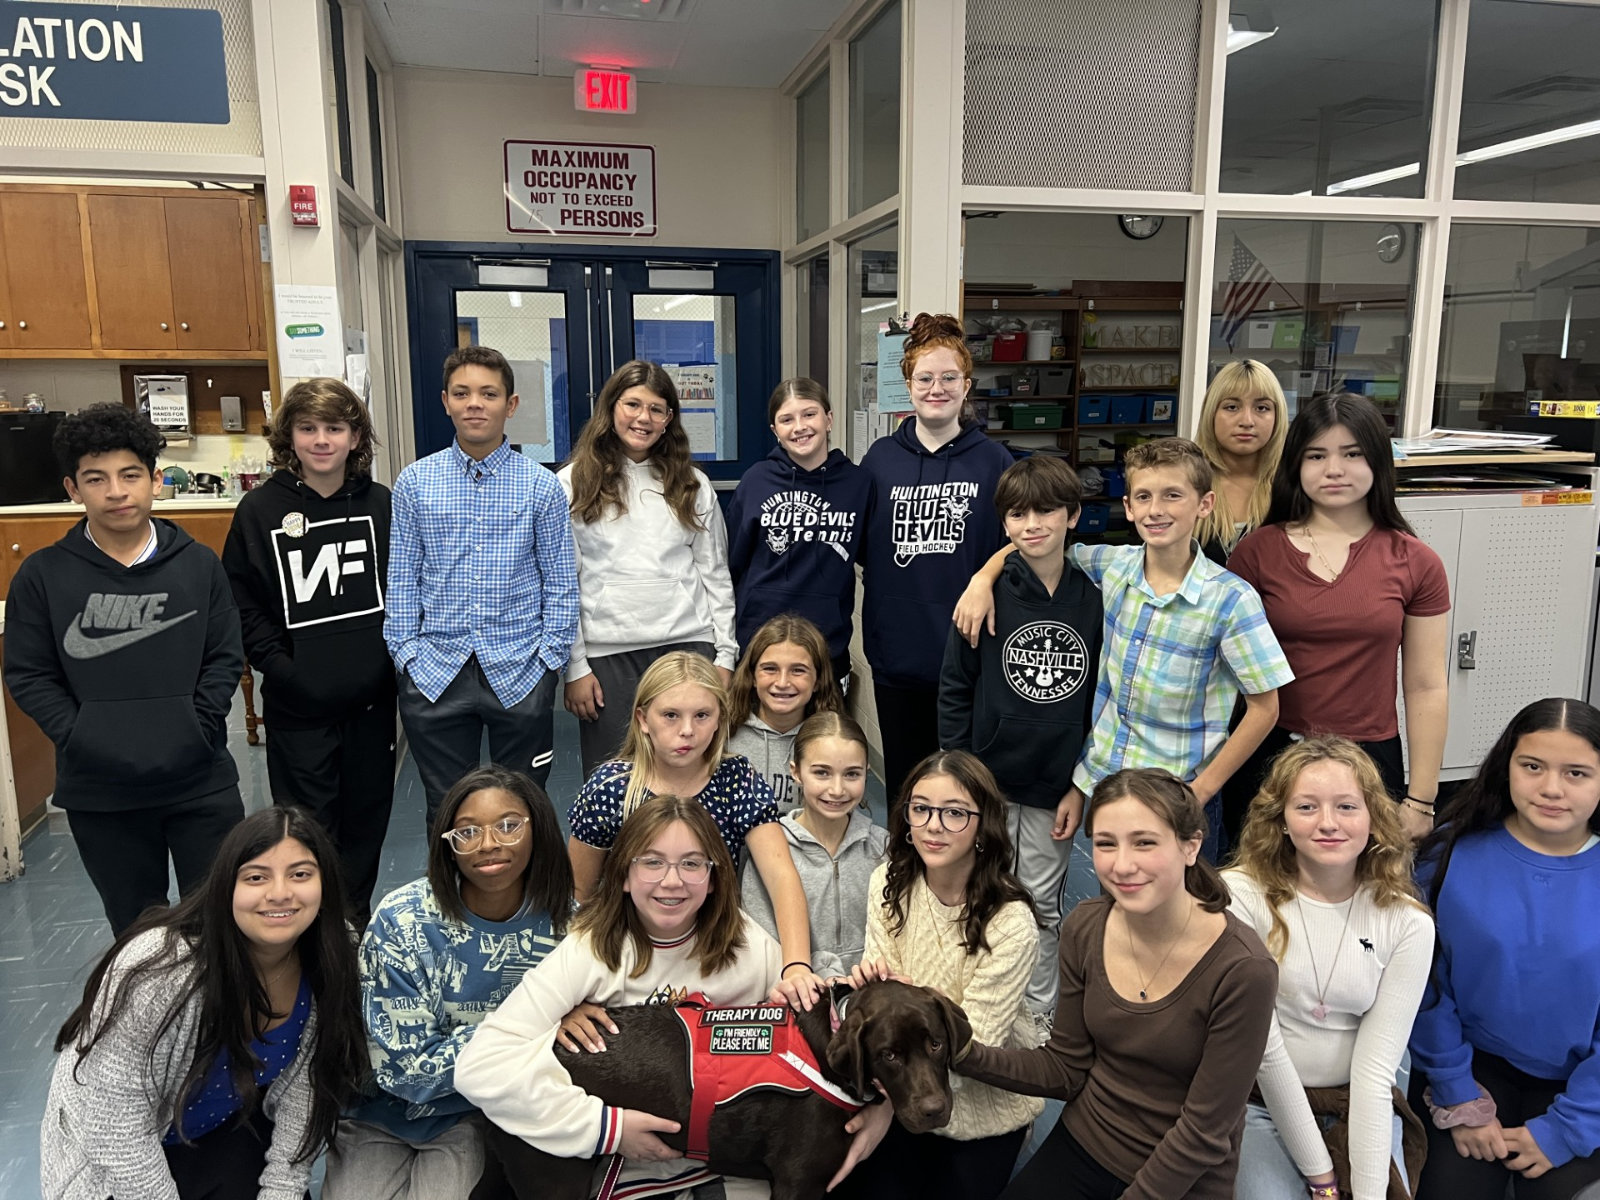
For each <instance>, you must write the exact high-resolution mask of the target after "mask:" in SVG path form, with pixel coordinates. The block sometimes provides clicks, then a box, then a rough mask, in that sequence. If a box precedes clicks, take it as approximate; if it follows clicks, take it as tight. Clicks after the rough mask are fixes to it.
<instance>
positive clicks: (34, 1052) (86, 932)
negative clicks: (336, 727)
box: [0, 697, 1099, 1200]
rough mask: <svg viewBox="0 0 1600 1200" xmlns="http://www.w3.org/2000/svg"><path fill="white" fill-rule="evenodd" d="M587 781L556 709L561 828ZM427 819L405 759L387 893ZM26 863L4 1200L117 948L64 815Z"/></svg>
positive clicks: (876, 792) (253, 781)
mask: <svg viewBox="0 0 1600 1200" xmlns="http://www.w3.org/2000/svg"><path fill="white" fill-rule="evenodd" d="M229 729H230V734H229V743H230V746H231V748H232V750H233V754H234V757H235V759H236V760H237V761H238V763H239V773H240V786H241V790H242V791H243V792H244V797H245V807H246V810H247V811H250V812H254V811H255V810H256V809H258V808H263V807H265V806H266V805H267V804H268V803H269V802H270V798H269V794H268V791H267V768H266V749H265V747H260V746H258V747H252V746H249V745H247V744H246V743H245V738H244V712H243V708H242V706H241V704H240V702H239V700H238V698H237V697H236V698H235V703H234V712H233V716H232V718H231V719H230V722H229ZM580 782H582V779H581V776H580V773H579V760H578V731H577V724H576V722H575V720H574V719H573V718H572V717H571V716H569V715H567V714H566V713H564V712H559V711H558V712H557V714H556V758H555V763H554V765H553V767H552V770H551V773H550V789H549V790H550V797H551V799H552V801H553V802H554V803H555V807H556V812H557V813H558V815H559V816H560V817H561V819H562V825H563V828H565V824H566V812H567V807H568V805H569V804H570V803H571V801H572V798H573V797H574V796H575V795H576V793H577V789H578V785H579V783H580ZM868 797H869V800H870V801H871V802H872V803H871V807H872V812H873V813H874V814H876V815H877V817H878V819H880V820H881V819H882V814H883V812H884V801H883V788H882V785H881V784H880V783H878V781H877V780H876V779H873V780H872V781H871V784H870V785H869V788H868ZM422 813H423V799H422V785H421V782H420V780H419V779H418V777H417V771H416V768H415V767H414V766H413V765H412V763H411V761H410V759H409V758H407V759H406V761H405V763H404V764H403V766H402V767H401V770H400V774H399V778H398V779H397V780H396V782H395V803H394V812H393V816H392V817H391V819H390V822H389V835H388V838H387V839H386V841H385V842H384V857H383V866H382V869H381V872H380V874H379V877H378V889H377V892H378V895H379V896H382V895H383V894H384V893H386V892H387V891H389V890H390V889H392V888H395V887H399V886H400V885H401V884H403V883H407V882H409V881H410V880H412V879H415V878H416V877H417V876H419V875H420V874H422V872H423V863H424V858H425V850H424V839H423V829H422ZM23 860H24V863H25V864H26V868H27V869H26V873H25V874H24V875H23V876H22V878H20V879H18V880H16V881H15V882H13V883H9V884H0V1200H23V1198H24V1197H31V1196H36V1195H37V1194H38V1187H39V1117H40V1114H41V1112H42V1111H43V1109H44V1100H45V1093H46V1090H47V1088H48V1084H49V1078H50V1070H51V1063H52V1060H53V1058H54V1052H53V1051H52V1049H51V1046H52V1044H53V1043H54V1041H55V1035H56V1031H57V1029H59V1028H60V1025H61V1022H62V1020H64V1019H65V1017H66V1016H67V1014H68V1013H69V1012H70V1011H71V1010H72V1007H73V1005H74V1004H75V1003H76V1001H77V998H78V995H79V992H80V991H81V989H82V987H83V983H84V980H85V978H86V977H87V975H88V971H89V968H90V966H91V965H92V963H93V961H94V959H95V958H96V957H97V956H98V955H99V954H100V952H101V951H103V950H104V949H105V947H106V946H108V945H110V942H111V933H110V929H109V928H108V927H107V925H106V923H105V917H104V914H103V913H102V912H101V910H100V902H99V898H98V897H97V896H96V895H95V892H94V888H93V887H92V886H91V885H90V883H89V880H88V877H87V876H86V875H85V874H84V871H83V865H82V863H81V862H80V861H79V859H78V853H77V850H76V848H75V847H74V845H73V842H72V837H71V835H70V834H69V833H68V831H67V827H66V820H65V818H64V817H62V816H60V815H57V816H55V817H54V818H52V819H51V821H50V822H49V823H48V824H47V825H46V826H45V827H42V828H40V829H38V830H36V831H35V832H34V833H33V834H32V835H31V836H30V837H29V838H28V839H27V841H26V842H24V844H23ZM1067 889H1068V892H1069V897H1068V904H1069V905H1070V904H1072V903H1076V902H1077V901H1078V900H1080V899H1082V898H1084V897H1085V896H1090V895H1096V894H1098V892H1099V888H1098V886H1097V884H1096V883H1095V879H1094V872H1093V869H1092V867H1091V865H1090V862H1089V856H1088V853H1087V851H1086V849H1085V846H1084V843H1083V842H1082V841H1081V840H1079V841H1078V842H1076V843H1075V844H1074V853H1073V864H1072V871H1071V874H1070V875H1069V877H1068V880H1067ZM173 893H174V894H176V887H175V886H174V888H173ZM1059 1111H1060V1106H1059V1104H1056V1103H1054V1102H1052V1103H1051V1104H1050V1105H1049V1107H1047V1108H1046V1110H1045V1115H1044V1117H1042V1118H1041V1119H1040V1124H1039V1132H1038V1134H1036V1137H1035V1139H1034V1144H1035V1145H1037V1142H1038V1139H1039V1137H1040V1136H1042V1134H1043V1133H1044V1132H1047V1131H1048V1128H1049V1124H1050V1122H1052V1121H1053V1120H1054V1119H1055V1115H1056V1114H1057V1113H1058V1112H1059ZM319 1174H320V1172H319Z"/></svg>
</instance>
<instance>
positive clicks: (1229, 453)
mask: <svg viewBox="0 0 1600 1200" xmlns="http://www.w3.org/2000/svg"><path fill="white" fill-rule="evenodd" d="M1288 435H1289V407H1288V405H1287V404H1286V403H1285V402H1284V397H1283V388H1282V387H1281V386H1279V384H1278V377H1277V376H1276V375H1274V374H1273V373H1272V372H1271V371H1270V370H1268V369H1267V367H1266V366H1265V365H1264V364H1262V363H1259V362H1257V361H1256V360H1255V359H1253V358H1246V359H1241V360H1240V361H1238V362H1231V363H1224V364H1223V365H1222V368H1221V369H1220V370H1219V371H1218V372H1217V373H1216V375H1215V377H1214V378H1213V379H1212V380H1211V386H1210V387H1208V388H1207V389H1206V398H1205V402H1204V403H1203V404H1202V405H1201V406H1200V426H1199V428H1198V429H1196V430H1195V438H1194V440H1195V441H1196V442H1198V443H1199V445H1200V449H1201V450H1203V451H1204V452H1205V456H1206V459H1207V461H1209V462H1210V463H1211V466H1212V468H1213V470H1214V471H1215V472H1216V489H1215V491H1216V497H1217V499H1216V503H1215V504H1214V505H1213V506H1212V509H1211V511H1210V512H1209V513H1207V514H1206V515H1205V516H1203V517H1201V518H1200V525H1199V527H1198V528H1197V529H1196V530H1195V536H1196V537H1198V538H1199V539H1200V549H1201V550H1202V551H1203V552H1204V553H1205V556H1206V557H1207V558H1209V559H1210V560H1211V561H1212V562H1214V563H1217V564H1219V565H1221V566H1226V565H1227V563H1228V556H1229V555H1230V554H1232V553H1233V548H1234V547H1235V546H1237V545H1238V544H1239V539H1240V538H1242V537H1244V535H1245V534H1247V533H1249V532H1250V531H1251V530H1252V529H1255V528H1256V527H1257V526H1259V525H1260V524H1261V523H1262V522H1263V521H1265V520H1266V519H1267V509H1268V508H1269V507H1271V504H1272V477H1273V475H1274V474H1275V473H1276V472H1277V470H1278V459H1279V457H1280V456H1281V455H1282V454H1283V442H1284V439H1285V438H1286V437H1288Z"/></svg>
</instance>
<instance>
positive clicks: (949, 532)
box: [889, 479, 978, 567]
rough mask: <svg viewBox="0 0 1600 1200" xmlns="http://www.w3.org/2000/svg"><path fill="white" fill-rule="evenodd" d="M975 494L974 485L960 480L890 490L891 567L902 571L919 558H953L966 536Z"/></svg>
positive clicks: (909, 485)
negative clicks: (892, 556)
mask: <svg viewBox="0 0 1600 1200" xmlns="http://www.w3.org/2000/svg"><path fill="white" fill-rule="evenodd" d="M977 494H978V484H977V483H976V482H972V481H968V480H961V479H956V480H951V481H949V482H948V483H916V484H902V485H900V486H898V487H891V488H890V489H889V502H890V504H892V505H893V509H892V512H891V515H890V520H891V522H892V524H891V526H890V534H889V536H890V538H891V539H892V540H893V541H894V561H895V565H896V566H900V567H903V566H905V565H906V564H907V563H908V562H910V561H911V560H912V559H913V558H915V557H917V555H919V554H954V553H955V552H956V550H957V549H959V548H960V546H961V540H962V538H963V536H964V535H965V533H966V529H967V517H968V516H969V515H971V513H972V501H973V499H974V498H975V497H976V496H977Z"/></svg>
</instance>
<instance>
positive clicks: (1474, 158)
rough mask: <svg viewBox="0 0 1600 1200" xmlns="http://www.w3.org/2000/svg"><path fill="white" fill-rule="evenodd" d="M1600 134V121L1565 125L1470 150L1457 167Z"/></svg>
mask: <svg viewBox="0 0 1600 1200" xmlns="http://www.w3.org/2000/svg"><path fill="white" fill-rule="evenodd" d="M1597 133H1600V121H1584V122H1583V123H1582V124H1579V125H1563V126H1562V127H1561V128H1560V129H1547V130H1545V131H1544V132H1543V133H1534V134H1529V135H1528V136H1527V137H1520V138H1512V139H1511V140H1510V141H1509V142H1497V143H1495V144H1494V145H1493V146H1485V147H1483V149H1481V150H1468V151H1467V152H1466V153H1465V154H1463V155H1461V157H1459V158H1457V159H1456V166H1458V167H1466V166H1471V165H1472V164H1473V163H1480V162H1486V161H1487V160H1489V159H1491V158H1504V157H1506V156H1507V155H1508V154H1521V153H1522V152H1523V151H1524V150H1537V149H1538V148H1539V147H1540V146H1554V145H1556V144H1557V143H1559V142H1575V141H1577V140H1578V139H1579V138H1586V137H1594V135H1595V134H1597Z"/></svg>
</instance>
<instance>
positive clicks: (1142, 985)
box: [1122, 904, 1194, 1000]
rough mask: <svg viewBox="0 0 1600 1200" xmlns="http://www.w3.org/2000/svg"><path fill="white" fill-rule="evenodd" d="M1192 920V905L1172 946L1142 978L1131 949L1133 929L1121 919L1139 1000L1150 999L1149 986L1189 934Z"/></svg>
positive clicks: (1136, 956) (1135, 953) (1125, 918)
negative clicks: (1147, 976) (1136, 977)
mask: <svg viewBox="0 0 1600 1200" xmlns="http://www.w3.org/2000/svg"><path fill="white" fill-rule="evenodd" d="M1192 920H1194V905H1192V904H1191V905H1190V906H1189V915H1188V916H1187V917H1185V918H1184V919H1183V928H1182V929H1180V930H1178V936H1177V937H1175V938H1173V939H1172V945H1170V946H1168V947H1167V952H1166V953H1165V954H1163V955H1162V956H1161V961H1160V962H1158V963H1157V964H1156V969H1155V970H1154V971H1151V972H1150V978H1149V979H1146V978H1145V977H1144V972H1143V971H1141V970H1139V955H1138V954H1137V952H1135V950H1134V948H1133V928H1132V926H1130V925H1129V924H1128V918H1127V917H1126V916H1124V917H1123V918H1122V931H1123V932H1124V933H1126V934H1127V935H1128V957H1129V958H1131V959H1133V969H1134V973H1135V974H1137V975H1138V976H1139V999H1141V1000H1148V999H1150V996H1149V990H1150V985H1151V984H1152V983H1154V982H1155V981H1156V978H1157V977H1158V976H1159V975H1160V974H1161V968H1162V967H1164V966H1166V965H1167V959H1169V958H1171V957H1172V952H1173V951H1174V950H1176V949H1177V948H1178V943H1179V942H1181V941H1183V935H1184V934H1186V933H1188V932H1189V922H1190V921H1192Z"/></svg>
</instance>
